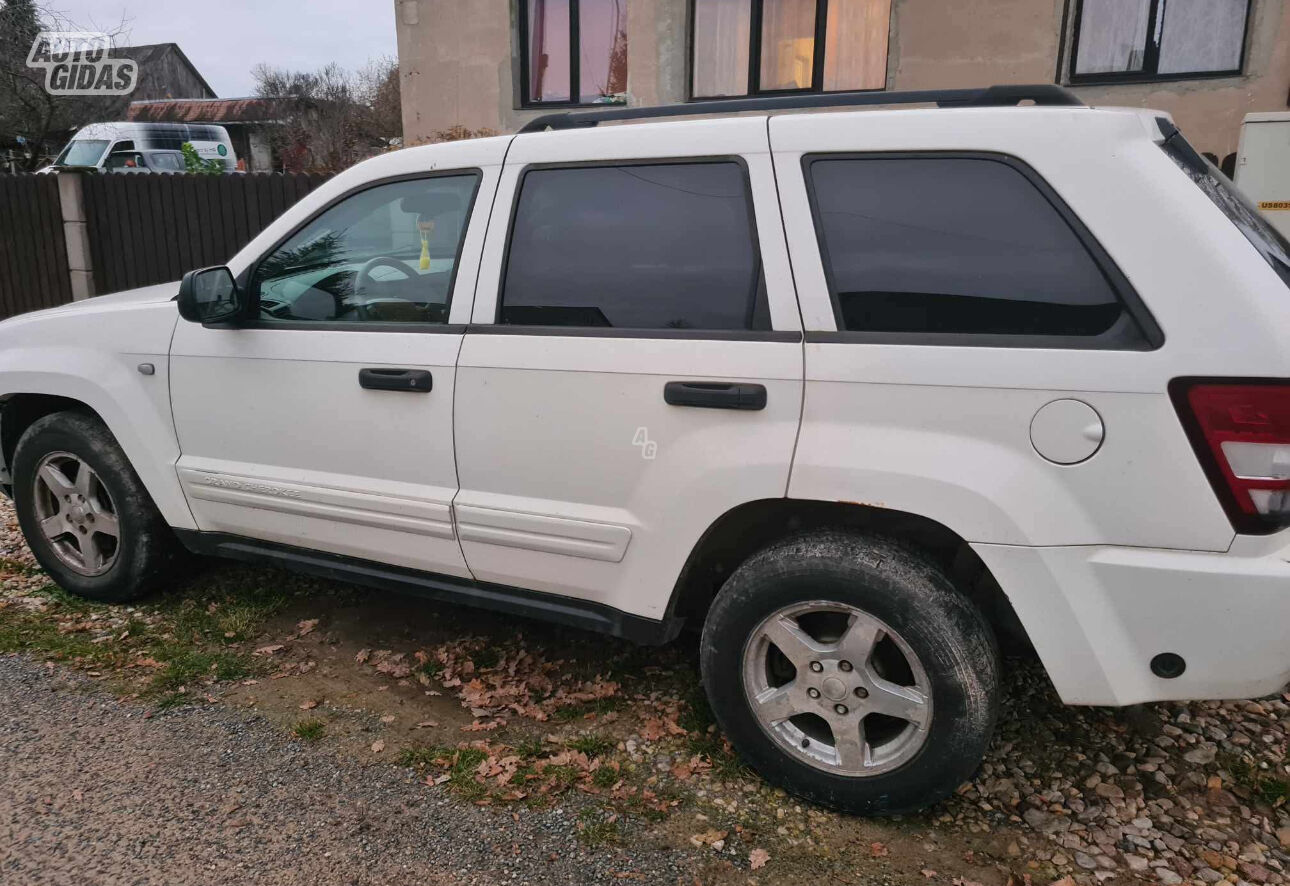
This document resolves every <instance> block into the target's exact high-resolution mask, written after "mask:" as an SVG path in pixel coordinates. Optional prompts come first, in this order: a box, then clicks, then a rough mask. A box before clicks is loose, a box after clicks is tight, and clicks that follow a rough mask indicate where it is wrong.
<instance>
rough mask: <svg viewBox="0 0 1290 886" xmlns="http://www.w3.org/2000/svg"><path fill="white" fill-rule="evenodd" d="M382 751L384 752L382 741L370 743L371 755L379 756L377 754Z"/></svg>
mask: <svg viewBox="0 0 1290 886" xmlns="http://www.w3.org/2000/svg"><path fill="white" fill-rule="evenodd" d="M383 750H385V742H383V741H374V742H372V753H373V754H379V753H380V752H381V751H383Z"/></svg>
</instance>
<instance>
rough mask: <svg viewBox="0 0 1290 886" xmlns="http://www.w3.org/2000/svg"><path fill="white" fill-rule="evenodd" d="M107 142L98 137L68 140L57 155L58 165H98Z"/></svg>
mask: <svg viewBox="0 0 1290 886" xmlns="http://www.w3.org/2000/svg"><path fill="white" fill-rule="evenodd" d="M107 146H108V143H107V142H106V141H101V140H99V139H82V140H80V141H73V142H69V143H68V145H67V147H66V148H64V149H63V153H62V154H60V155H59V156H58V160H57V161H56V162H57V165H59V166H98V165H99V159H100V158H101V157H102V156H103V152H104V151H106V150H107Z"/></svg>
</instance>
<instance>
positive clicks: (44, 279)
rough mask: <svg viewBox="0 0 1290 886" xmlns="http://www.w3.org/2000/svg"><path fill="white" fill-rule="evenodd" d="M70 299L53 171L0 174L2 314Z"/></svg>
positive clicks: (69, 283)
mask: <svg viewBox="0 0 1290 886" xmlns="http://www.w3.org/2000/svg"><path fill="white" fill-rule="evenodd" d="M71 300H72V288H71V280H70V277H69V275H68V264H67V241H66V239H65V237H64V234H63V215H62V211H61V209H60V208H59V196H58V178H57V177H56V176H53V175H0V318H3V317H11V316H13V315H14V314H21V313H24V312H26V311H35V310H39V309H40V308H50V307H53V306H55V305H61V304H65V303H66V302H69V301H71Z"/></svg>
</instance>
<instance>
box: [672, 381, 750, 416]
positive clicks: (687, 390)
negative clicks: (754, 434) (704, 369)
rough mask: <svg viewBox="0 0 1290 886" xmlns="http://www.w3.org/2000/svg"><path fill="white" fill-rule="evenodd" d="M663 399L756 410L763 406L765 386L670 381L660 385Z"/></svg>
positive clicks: (704, 407)
mask: <svg viewBox="0 0 1290 886" xmlns="http://www.w3.org/2000/svg"><path fill="white" fill-rule="evenodd" d="M663 400H664V401H665V402H667V403H668V404H670V405H672V406H698V407H700V408H702V409H749V410H759V409H765V408H766V386H765V385H754V384H747V383H742V382H741V383H735V382H707V381H670V382H668V383H667V384H666V385H664V387H663Z"/></svg>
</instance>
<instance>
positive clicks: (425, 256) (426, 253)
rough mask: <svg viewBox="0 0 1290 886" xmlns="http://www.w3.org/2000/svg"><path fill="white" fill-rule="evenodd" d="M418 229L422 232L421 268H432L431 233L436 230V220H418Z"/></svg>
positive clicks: (426, 269) (425, 269) (424, 269)
mask: <svg viewBox="0 0 1290 886" xmlns="http://www.w3.org/2000/svg"><path fill="white" fill-rule="evenodd" d="M417 230H418V231H420V232H421V270H423V271H428V270H430V234H431V233H432V232H433V231H434V222H432V221H418V222H417Z"/></svg>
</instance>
